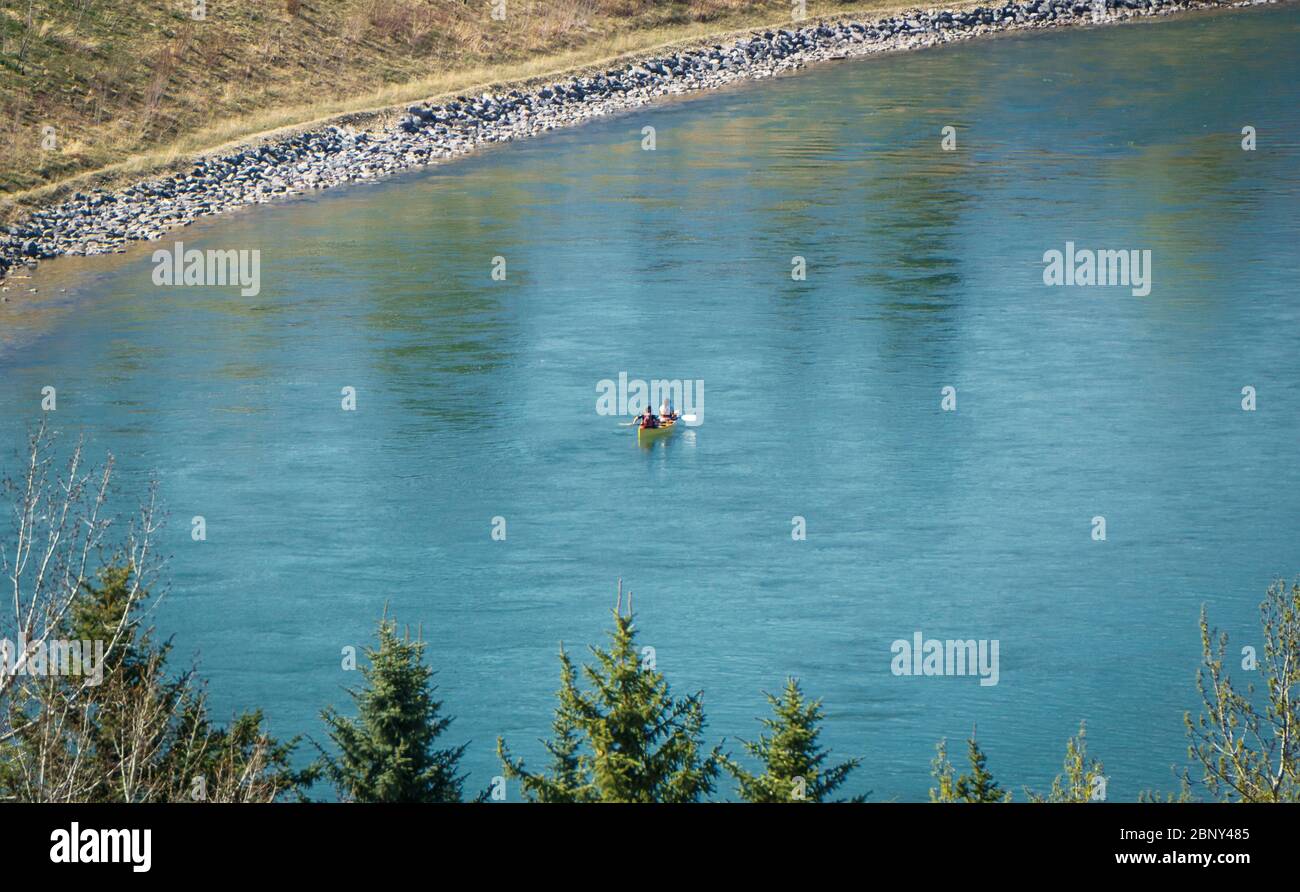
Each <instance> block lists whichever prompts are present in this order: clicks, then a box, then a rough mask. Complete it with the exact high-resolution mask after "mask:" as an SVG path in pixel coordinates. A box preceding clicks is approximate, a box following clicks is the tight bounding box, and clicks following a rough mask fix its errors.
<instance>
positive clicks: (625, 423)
mask: <svg viewBox="0 0 1300 892" xmlns="http://www.w3.org/2000/svg"><path fill="white" fill-rule="evenodd" d="M697 418H699V416H698V415H695V414H690V415H678V416H677V420H678V421H685V422H686V423H687V424H692V423H694V422H695V420H696V419H697ZM640 423H641V419H640V418H637V419H635V420H634V421H620V422H619V423H618V426H619V427H631V426H632V425H634V424H640Z"/></svg>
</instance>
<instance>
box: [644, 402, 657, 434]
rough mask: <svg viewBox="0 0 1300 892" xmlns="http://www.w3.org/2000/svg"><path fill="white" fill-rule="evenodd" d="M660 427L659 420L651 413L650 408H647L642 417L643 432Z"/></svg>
mask: <svg viewBox="0 0 1300 892" xmlns="http://www.w3.org/2000/svg"><path fill="white" fill-rule="evenodd" d="M658 426H659V419H658V418H656V417H655V414H654V413H653V412H651V411H650V407H649V406H646V407H645V412H644V413H642V415H641V424H640V427H641V430H649V429H652V428H656V427H658Z"/></svg>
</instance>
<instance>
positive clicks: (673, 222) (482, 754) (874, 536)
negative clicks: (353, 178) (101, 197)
mask: <svg viewBox="0 0 1300 892" xmlns="http://www.w3.org/2000/svg"><path fill="white" fill-rule="evenodd" d="M1297 83H1300V15H1298V13H1297V10H1296V8H1295V7H1289V8H1280V9H1267V10H1254V11H1249V12H1242V13H1235V14H1222V15H1198V16H1194V17H1190V18H1183V19H1180V20H1175V21H1169V22H1160V23H1143V24H1133V25H1128V26H1124V27H1118V28H1104V29H1069V30H1063V31H1055V32H1051V33H1039V34H1032V35H1018V36H1007V37H1002V38H999V39H994V40H987V41H979V42H970V43H964V44H961V45H956V46H950V47H945V48H941V49H935V50H931V51H925V52H918V53H910V54H904V55H892V56H888V57H880V58H875V59H870V60H863V61H854V62H844V63H838V64H831V65H828V66H823V67H819V68H816V69H814V70H811V71H807V72H804V73H801V74H799V75H796V76H790V77H783V78H779V79H775V80H770V81H766V82H763V83H758V84H750V85H745V86H741V87H738V88H733V89H729V90H726V91H724V92H721V93H717V94H713V95H709V96H704V97H697V98H693V99H690V100H685V101H677V102H673V103H669V104H665V105H662V106H658V107H655V108H653V109H649V110H643V111H640V112H637V113H634V114H630V115H626V116H621V117H617V118H611V119H605V120H601V121H598V122H595V123H593V124H590V125H588V126H584V127H581V128H578V129H574V130H570V131H566V132H560V133H554V134H551V135H548V136H546V137H545V138H542V139H537V140H533V141H529V142H526V143H520V144H516V145H511V146H506V147H498V148H495V149H493V150H491V151H488V152H485V153H483V154H481V155H478V156H476V157H474V158H471V159H467V160H463V161H460V162H456V163H453V164H448V165H445V166H442V167H438V168H433V169H429V170H426V171H423V172H418V173H412V174H408V175H404V176H401V177H398V178H396V179H392V180H389V181H386V182H384V183H381V184H377V185H370V186H358V187H355V188H350V189H346V190H339V191H336V192H332V193H326V194H323V195H320V196H316V197H312V198H307V199H301V200H297V201H293V202H289V203H284V204H279V205H273V206H268V207H263V208H258V209H255V210H249V211H245V212H240V213H238V214H235V215H233V216H230V217H228V218H225V219H222V220H220V221H216V222H211V223H205V224H202V225H200V226H195V227H192V228H190V229H187V230H183V231H182V232H181V234H180V235H179V236H178V237H179V238H181V239H183V241H184V242H185V245H186V247H188V248H199V249H208V248H219V249H236V250H241V249H242V250H253V249H256V250H259V251H260V252H261V279H262V281H261V292H260V294H258V295H256V296H251V297H244V296H241V295H240V293H239V291H238V289H235V288H229V287H189V288H185V287H174V288H173V287H162V288H160V287H156V286H155V285H153V284H152V282H151V275H152V271H153V264H152V263H151V260H150V253H151V251H152V250H154V249H155V248H156V247H158V245H156V244H155V245H149V246H142V247H141V248H139V249H136V250H133V251H132V252H130V253H128V254H126V255H123V256H121V257H117V258H111V259H103V258H101V259H97V260H91V261H78V260H64V261H58V262H54V263H50V264H47V266H46V267H45V268H43V269H42V270H41V271H40V272H39V274H38V277H37V279H36V280H34V281H35V283H36V284H39V285H40V286H41V291H40V293H38V294H35V295H29V294H26V293H25V292H26V290H27V289H26V287H22V288H21V289H11V292H10V295H11V302H10V303H9V304H7V305H4V306H3V307H0V330H3V332H4V334H3V336H0V406H2V407H4V410H3V412H0V444H2V445H3V446H4V448H5V455H6V457H5V460H4V466H5V468H6V469H10V470H12V469H13V461H12V456H13V455H14V453H15V451H16V450H17V449H19V448H20V447H21V444H22V442H23V440H24V437H25V431H26V430H27V429H28V428H29V426H30V425H32V424H34V423H35V422H36V421H37V420H38V419H39V416H40V411H39V400H40V391H41V388H42V387H44V386H46V385H51V386H55V387H56V388H57V393H58V404H57V411H56V412H55V413H54V415H53V416H52V417H51V421H52V422H53V423H54V424H55V425H56V426H57V427H58V428H59V429H60V430H62V431H63V432H64V433H65V434H73V435H75V434H79V433H84V434H85V435H86V437H87V439H88V443H89V446H90V451H91V454H92V455H93V456H98V457H102V456H103V455H104V454H105V453H106V452H109V451H111V452H112V453H113V454H115V455H116V457H117V460H118V464H119V471H120V473H119V477H118V483H119V488H120V493H121V498H122V500H123V501H122V502H121V503H119V505H120V507H123V508H125V509H129V508H130V507H131V504H133V503H134V502H135V501H136V500H138V498H139V496H140V494H141V493H142V492H143V489H144V485H145V482H146V481H147V480H148V479H149V478H150V477H151V476H155V477H157V479H158V481H159V483H160V495H161V497H162V500H163V501H164V503H165V505H166V507H167V509H168V510H169V512H170V514H171V518H170V522H169V524H168V527H167V529H166V531H165V533H164V537H163V546H164V550H165V551H166V552H167V554H168V555H169V562H168V566H167V576H168V578H169V580H170V588H169V591H168V592H167V594H166V595H165V597H164V598H163V600H162V601H161V602H160V603H159V604H158V606H157V609H156V611H155V613H154V620H155V621H156V623H157V624H158V626H159V627H160V628H161V629H162V630H163V631H165V632H166V633H168V634H171V635H174V643H175V646H176V654H177V655H178V657H182V658H185V659H187V658H188V657H189V656H191V655H193V656H194V657H196V658H197V659H198V660H199V661H200V665H201V668H202V672H203V674H204V675H205V676H206V677H207V678H208V679H209V681H210V692H211V697H212V703H213V705H214V707H215V710H216V712H217V714H218V716H228V715H229V714H230V713H231V711H233V710H235V709H239V708H245V707H253V706H260V707H262V708H263V709H265V710H266V712H267V714H268V715H269V717H270V722H271V727H272V729H273V730H274V731H275V732H276V733H278V734H281V735H291V734H296V733H310V734H313V735H315V736H317V737H318V738H321V737H323V735H322V725H321V723H320V721H319V719H318V712H319V710H320V709H321V708H322V707H323V706H325V705H327V704H330V703H333V704H335V705H338V706H342V707H344V708H345V709H346V708H347V704H346V698H345V696H344V694H343V687H344V686H345V685H351V684H355V683H356V682H357V680H358V677H357V675H355V674H351V673H345V672H343V671H341V670H340V668H339V664H340V658H341V657H340V653H341V649H342V648H344V647H345V646H347V645H362V644H365V643H367V642H368V641H370V640H371V639H372V637H373V627H374V623H375V621H376V619H377V618H378V617H379V615H380V613H381V611H382V610H383V609H384V605H385V604H387V605H388V609H389V611H390V613H391V614H392V615H393V616H395V617H397V618H398V619H399V620H400V621H401V622H402V623H405V624H411V625H412V626H418V627H420V628H421V629H422V632H423V635H424V637H425V638H426V640H427V641H428V642H429V649H428V654H427V656H428V659H429V661H430V663H431V664H432V665H433V667H434V668H436V669H437V671H438V676H437V681H438V683H439V684H440V686H441V687H440V691H439V696H440V697H441V698H442V699H443V700H444V701H445V708H446V709H447V711H449V712H450V713H451V714H453V715H455V716H456V717H457V719H456V722H455V723H454V724H453V725H452V728H451V730H450V732H449V733H448V735H447V737H446V738H445V739H446V741H447V742H448V743H458V742H464V741H470V746H469V749H468V751H467V753H466V756H465V767H466V768H467V769H468V770H469V772H470V775H471V776H470V785H471V786H472V787H474V788H475V789H478V788H482V787H484V786H486V785H487V784H488V783H489V782H490V780H491V778H492V777H493V775H495V774H497V773H499V767H498V763H497V761H496V757H495V741H496V737H497V736H498V735H499V734H501V735H505V737H506V738H507V740H508V741H509V742H510V744H511V746H512V748H513V749H515V750H516V752H517V753H519V754H521V755H524V756H526V757H528V758H529V760H530V761H531V762H534V763H537V762H540V761H541V748H540V746H539V745H538V744H537V742H536V741H537V738H539V737H541V736H544V735H545V734H546V733H547V731H548V726H549V720H550V715H551V710H552V708H553V705H554V699H553V692H554V690H555V689H556V687H557V684H558V667H557V663H556V659H555V653H556V650H557V648H558V646H559V644H560V642H561V641H563V642H564V643H565V645H566V646H567V647H569V648H570V649H571V650H574V651H577V652H578V653H579V654H580V655H581V654H585V646H586V645H587V644H594V643H600V642H602V641H603V640H604V636H605V633H606V631H607V630H608V628H609V626H610V610H611V608H612V607H613V603H614V587H615V580H616V579H617V578H619V577H621V578H622V579H623V580H624V585H625V586H626V587H628V588H631V589H632V590H633V591H634V592H635V605H636V608H637V612H638V616H639V626H640V629H641V637H642V643H643V644H644V645H649V646H652V647H653V648H654V657H655V661H656V663H657V666H658V668H659V669H661V670H663V671H664V672H665V673H666V674H667V676H668V678H669V680H670V682H671V684H672V685H673V686H674V689H675V690H676V691H678V692H688V691H695V690H702V691H703V692H704V700H705V706H706V710H707V714H708V719H709V726H708V729H707V732H708V736H709V739H710V741H711V742H716V741H720V740H722V739H724V738H725V739H726V740H727V742H728V747H729V748H731V749H733V750H739V745H738V743H737V739H738V738H746V739H749V738H753V737H754V736H755V735H757V734H758V733H759V731H760V728H759V726H758V722H757V720H756V718H757V717H758V716H761V715H766V714H767V706H766V703H765V701H764V699H763V694H762V692H763V691H764V690H776V689H778V688H779V687H780V686H781V684H782V681H783V679H784V678H785V676H787V675H796V676H798V677H799V678H800V679H801V680H802V682H803V685H804V687H805V689H806V690H807V691H808V692H809V693H810V694H813V695H815V696H818V697H821V698H824V701H825V711H826V715H827V718H826V721H825V729H824V733H823V742H824V743H825V744H826V745H828V746H829V747H830V748H831V749H832V750H833V753H834V754H835V755H836V756H840V757H847V756H857V757H860V758H862V760H863V766H862V768H861V769H860V770H859V772H858V773H857V774H856V775H855V777H854V779H853V782H852V783H851V784H850V785H849V788H848V789H846V792H849V793H860V792H866V791H868V790H870V791H872V799H873V800H889V799H904V800H910V799H924V798H925V796H926V791H927V789H928V786H929V782H930V781H929V762H930V759H931V757H932V755H933V752H934V746H935V743H936V742H937V741H938V740H939V739H940V738H944V737H947V738H949V739H950V740H951V741H953V744H954V745H953V746H952V747H951V749H952V750H953V751H954V754H955V755H957V756H960V755H961V754H962V748H961V744H960V740H961V739H963V738H964V737H965V736H967V735H968V734H969V733H970V731H971V729H972V727H973V726H977V727H978V735H979V739H980V740H981V743H982V744H983V746H984V748H985V749H986V751H987V753H988V754H989V759H990V762H989V765H990V768H991V769H992V771H993V772H994V774H995V776H996V777H997V778H998V779H999V780H1000V781H1001V782H1002V783H1003V784H1004V785H1005V786H1007V787H1009V788H1011V789H1014V790H1015V791H1016V794H1017V799H1020V798H1023V793H1022V788H1023V786H1025V785H1030V786H1032V787H1035V788H1040V789H1041V788H1043V787H1045V786H1047V785H1048V784H1050V781H1051V777H1052V775H1053V774H1054V773H1055V772H1056V771H1057V770H1058V769H1059V766H1060V762H1061V759H1062V757H1063V755H1064V744H1065V740H1066V738H1067V737H1068V736H1069V735H1070V734H1071V733H1073V732H1074V731H1075V730H1076V728H1077V727H1078V724H1079V722H1080V721H1081V720H1086V721H1087V723H1088V736H1089V742H1090V749H1091V750H1092V751H1093V752H1094V753H1095V754H1096V755H1097V756H1100V757H1101V758H1102V759H1103V760H1104V762H1105V764H1106V769H1107V772H1106V773H1107V775H1108V777H1109V786H1108V793H1109V796H1110V798H1112V799H1133V798H1136V797H1137V795H1138V793H1139V792H1140V791H1141V790H1144V789H1148V788H1153V787H1154V788H1166V789H1168V788H1172V786H1173V785H1174V777H1173V775H1172V773H1171V770H1170V769H1171V766H1173V765H1175V764H1177V765H1181V764H1183V762H1184V759H1185V753H1186V742H1185V738H1184V731H1183V714H1184V711H1186V710H1188V709H1191V708H1194V707H1195V706H1196V704H1197V699H1196V692H1195V672H1196V667H1197V663H1198V658H1199V641H1198V632H1197V616H1198V612H1199V610H1200V608H1201V605H1202V604H1204V605H1207V606H1208V608H1209V610H1210V611H1211V619H1212V620H1213V621H1214V622H1215V623H1216V624H1217V625H1219V626H1220V627H1222V628H1224V629H1226V630H1228V631H1230V632H1231V633H1232V634H1233V635H1234V639H1233V641H1234V647H1233V652H1235V651H1236V650H1237V649H1238V648H1239V647H1240V646H1241V645H1244V644H1252V645H1255V646H1258V645H1259V644H1260V643H1261V640H1260V633H1259V624H1258V620H1257V614H1256V612H1255V611H1256V605H1257V604H1258V603H1259V601H1260V600H1261V599H1262V597H1263V595H1264V592H1265V589H1266V588H1267V586H1268V583H1269V581H1270V579H1271V578H1272V577H1273V576H1275V575H1277V574H1288V575H1290V574H1294V573H1296V572H1300V514H1298V512H1300V467H1298V466H1297V462H1296V458H1297V451H1298V444H1300V327H1298V324H1300V294H1298V293H1297V290H1296V283H1297V281H1298V280H1300V275H1298V274H1300V259H1298V257H1300V252H1298V251H1297V248H1298V247H1300V224H1298V223H1297V215H1296V208H1297V207H1298V206H1300V201H1298V200H1300V164H1298V163H1297V162H1298V161H1300V102H1297V98H1298V96H1297V87H1296V85H1297ZM949 125H951V126H953V127H955V128H956V136H957V147H956V150H955V151H951V152H947V151H943V150H942V148H941V145H940V141H941V129H942V128H943V127H945V126H949ZM1246 125H1251V126H1254V127H1255V128H1256V129H1257V132H1258V148H1257V150H1255V151H1244V150H1243V149H1242V146H1241V140H1242V136H1241V130H1242V128H1243V127H1244V126H1246ZM646 126H653V127H654V128H655V130H656V142H657V148H656V150H655V151H645V150H643V149H642V128H643V127H646ZM174 241H175V238H173V237H170V236H169V237H168V238H167V239H165V240H164V241H163V242H162V244H163V245H164V246H168V247H170V246H171V245H172V244H173V242H174ZM1067 241H1072V242H1074V243H1075V244H1076V246H1077V247H1078V248H1092V249H1103V248H1104V249H1117V250H1119V249H1122V250H1129V249H1138V250H1150V251H1151V252H1152V254H1151V256H1152V289H1151V293H1150V294H1149V295H1147V296H1145V297H1135V296H1133V294H1132V293H1131V290H1130V289H1129V288H1125V287H1112V288H1092V289H1088V288H1079V287H1046V286H1045V285H1044V282H1043V266H1044V264H1043V254H1044V252H1045V251H1048V250H1052V249H1057V250H1064V249H1065V243H1066V242H1067ZM796 255H798V256H802V257H804V258H805V259H806V263H807V280H806V281H795V280H792V278H791V265H792V257H794V256H796ZM496 256H501V257H503V258H505V260H506V270H507V272H506V279H505V281H493V279H492V278H491V270H492V263H493V258H494V257H496ZM61 289H66V290H61ZM620 372H625V373H626V374H627V375H628V376H629V377H630V378H633V379H636V378H641V379H650V378H663V379H683V380H689V381H692V382H693V381H696V380H699V381H703V382H704V384H703V387H704V393H705V400H704V407H703V413H702V414H703V423H702V424H700V425H698V426H697V427H694V428H690V429H688V430H684V431H680V432H678V433H676V434H674V435H673V436H672V437H671V438H669V439H667V440H665V441H662V442H660V443H658V444H656V445H655V446H653V447H652V448H642V447H640V446H638V444H637V442H636V437H635V436H634V435H633V434H632V433H631V432H630V430H629V429H628V428H625V427H620V426H619V422H620V421H621V420H622V419H620V418H613V417H608V416H602V415H600V414H598V413H597V410H596V399H597V396H598V392H597V387H598V384H599V382H601V381H602V380H604V379H617V377H618V375H619V373H620ZM947 386H951V387H954V388H955V389H956V394H957V407H956V410H955V411H950V412H949V411H943V410H942V408H941V391H942V388H944V387H947ZM1247 386H1250V387H1254V388H1255V389H1256V393H1257V399H1258V408H1257V410H1256V411H1254V412H1248V411H1243V409H1242V399H1243V397H1242V388H1243V387H1247ZM344 387H354V388H356V394H357V408H356V411H353V412H347V411H343V410H342V408H341V399H342V396H341V390H342V389H343V388H344ZM65 439H66V438H65ZM199 515H201V516H202V517H203V518H204V519H205V520H206V524H207V539H206V541H201V542H196V541H193V539H192V537H191V518H192V517H194V516H199ZM795 516H799V517H802V518H805V520H806V524H807V539H806V541H795V540H794V539H792V535H791V534H792V529H793V527H792V518H794V517H795ZM1096 516H1103V517H1104V518H1105V522H1106V539H1105V540H1104V541H1097V540H1095V539H1094V538H1093V530H1094V523H1093V518H1094V517H1096ZM494 517H501V518H504V519H505V522H506V538H505V540H504V541H497V540H494V539H493V538H492V536H491V533H492V530H493V518H494ZM918 631H919V632H921V633H923V635H924V636H925V637H926V638H931V637H933V638H939V639H949V638H953V639H968V638H969V639H990V640H992V639H996V640H997V641H998V642H999V645H1000V651H999V653H1000V665H999V679H998V684H996V685H985V686H982V685H980V684H979V680H978V679H977V678H975V677H900V676H895V675H894V674H893V673H892V672H891V668H890V665H891V659H892V656H893V654H892V652H891V644H892V642H894V641H895V640H896V639H909V640H910V639H911V638H912V636H913V635H914V633H916V632H918ZM1231 665H1233V666H1234V667H1235V662H1233V663H1232V664H1231ZM724 791H727V792H729V791H730V785H728V784H725V783H724ZM516 797H517V791H516V790H511V798H516Z"/></svg>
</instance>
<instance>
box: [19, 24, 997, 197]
mask: <svg viewBox="0 0 1300 892" xmlns="http://www.w3.org/2000/svg"><path fill="white" fill-rule="evenodd" d="M7 2H8V3H9V4H10V5H9V6H7V7H6V8H5V9H3V10H0V11H2V12H3V13H4V15H3V16H0V40H3V41H4V44H5V47H6V48H7V50H8V51H7V52H6V53H4V54H0V146H4V147H5V151H4V154H3V158H0V193H2V194H0V219H4V218H12V217H13V216H15V215H16V214H18V213H20V212H21V210H22V208H23V207H26V206H30V205H32V204H39V203H44V202H45V201H48V200H51V199H53V198H56V197H57V196H58V195H59V194H61V192H63V191H67V190H70V189H71V188H74V187H75V188H85V187H86V186H88V185H91V184H94V183H101V184H107V185H115V184H117V183H121V182H125V181H126V180H129V179H132V178H135V177H138V176H142V175H147V174H149V173H152V172H155V171H160V170H165V169H168V168H169V167H171V166H175V165H176V164H177V162H178V159H182V158H188V157H191V156H193V155H195V154H197V153H201V152H204V151H207V150H211V149H215V148H217V147H221V146H226V145H229V144H231V143H233V142H238V141H243V140H247V139H249V138H251V137H253V136H255V135H258V134H263V133H266V132H269V131H275V130H279V129H282V128H293V127H302V126H309V125H315V124H318V123H320V122H322V121H324V120H327V119H333V118H335V117H337V116H341V115H351V116H355V117H356V119H357V120H387V117H388V116H387V114H386V110H387V109H389V108H390V107H392V106H398V105H401V104H405V103H408V102H411V101H415V100H420V99H425V98H431V97H436V96H439V95H445V94H455V93H462V92H469V91H471V90H479V89H482V88H487V87H489V86H492V85H496V84H503V83H517V82H523V81H527V80H530V79H534V78H540V77H549V76H557V75H559V74H560V73H562V72H565V71H567V70H573V69H579V68H583V67H588V66H607V65H609V64H611V63H612V62H613V61H614V60H616V59H618V58H620V57H623V56H627V55H631V54H638V53H643V52H649V51H651V50H653V49H655V48H658V47H663V46H665V45H669V44H675V43H690V42H696V41H700V40H702V39H704V38H705V37H708V36H712V35H716V34H719V33H721V32H730V31H736V30H741V29H745V28H749V27H757V26H763V25H775V24H784V23H786V22H788V21H789V17H790V14H791V4H790V3H789V2H787V0H753V2H744V0H690V2H664V0H508V4H507V20H506V21H505V22H497V21H493V20H492V19H491V17H490V5H489V4H488V2H487V0H482V2H479V0H474V2H468V3H467V2H462V0H284V2H267V0H221V2H220V3H214V2H209V3H208V4H207V10H208V18H207V20H206V21H202V22H196V21H193V20H191V19H190V18H189V17H188V15H187V10H188V4H184V3H178V2H175V0H7ZM15 4H16V5H15ZM915 5H916V4H915V3H904V2H899V0H864V2H832V0H811V2H809V3H808V9H809V13H810V14H811V15H812V16H813V17H825V18H843V17H865V16H871V15H876V14H883V13H885V12H890V11H896V10H900V9H905V8H908V7H911V6H915ZM955 5H974V2H973V0H963V2H961V3H957V4H955ZM20 50H21V51H20ZM47 124H49V125H52V126H54V127H55V129H56V133H57V135H58V148H57V150H56V151H53V152H50V151H43V150H42V149H41V142H40V137H41V132H42V131H41V128H42V127H43V126H45V125H47Z"/></svg>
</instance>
